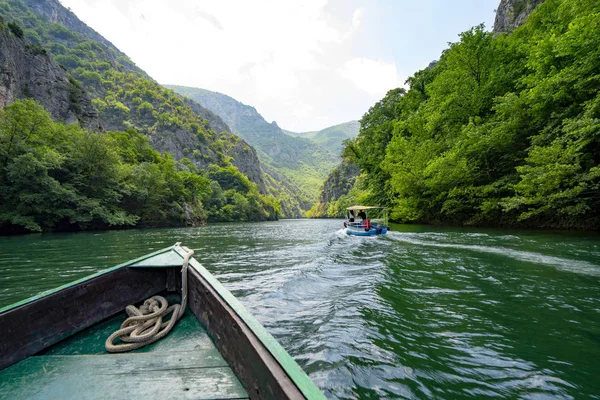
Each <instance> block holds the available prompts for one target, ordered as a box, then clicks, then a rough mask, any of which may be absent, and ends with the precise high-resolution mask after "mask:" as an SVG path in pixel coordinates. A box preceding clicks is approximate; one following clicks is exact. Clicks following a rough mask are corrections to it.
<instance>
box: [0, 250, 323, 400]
mask: <svg viewBox="0 0 600 400" xmlns="http://www.w3.org/2000/svg"><path fill="white" fill-rule="evenodd" d="M169 251H175V252H176V253H177V254H178V255H179V256H181V257H182V261H183V257H185V254H186V251H185V250H184V249H182V248H181V246H179V244H175V245H173V246H170V247H167V248H164V249H160V250H157V251H155V252H152V253H149V254H146V255H143V256H141V257H138V258H135V259H132V260H129V261H126V262H124V263H121V264H118V265H116V266H114V267H110V268H106V269H103V270H100V271H98V272H96V273H94V274H91V275H87V276H85V277H82V278H80V279H77V280H75V281H72V282H69V283H66V284H64V285H61V286H58V287H56V288H53V289H49V290H46V291H43V292H40V293H38V294H36V295H34V296H31V297H29V298H26V299H24V300H20V301H18V302H16V303H13V304H10V305H8V306H5V307H3V308H0V316H2V315H3V314H5V313H7V312H10V311H12V310H15V309H18V308H20V307H23V306H27V305H29V304H32V303H34V302H37V301H43V300H44V299H45V298H47V297H50V296H52V295H54V294H57V293H58V292H61V291H63V290H66V289H70V288H74V287H75V286H78V285H80V284H82V283H85V282H87V281H90V280H93V279H95V278H98V277H100V276H103V275H106V274H109V273H111V272H114V271H116V270H119V269H121V268H125V267H128V266H129V267H132V264H136V263H139V262H141V261H144V260H147V259H149V258H152V257H155V256H157V255H161V254H164V253H167V252H169ZM190 266H191V267H192V268H193V269H194V271H195V272H197V273H198V274H199V275H200V276H201V277H202V278H203V279H204V280H205V281H206V282H207V283H208V285H210V287H211V288H213V289H214V291H215V292H216V294H217V295H218V296H219V297H220V298H221V300H222V301H223V302H224V303H225V304H227V305H228V306H229V307H230V308H231V310H232V311H233V312H234V313H235V314H236V315H237V316H238V317H239V318H240V320H241V321H242V322H243V323H244V324H245V325H246V327H247V328H248V329H249V330H250V332H252V333H253V334H254V335H255V336H256V338H257V339H258V341H259V342H260V343H261V344H262V346H263V347H264V348H265V350H266V351H267V352H268V353H269V354H270V355H271V356H272V357H273V358H274V360H275V361H276V363H277V364H278V365H279V366H280V367H281V369H282V370H283V371H284V373H285V374H286V375H287V376H288V378H289V379H290V380H291V381H292V382H293V384H294V386H296V388H297V389H298V390H299V391H300V393H301V394H302V395H303V396H304V397H305V398H307V399H325V396H324V394H323V393H322V392H321V391H320V390H319V389H318V388H317V387H316V385H315V384H314V383H313V382H312V381H311V380H310V378H309V377H308V375H307V374H306V373H305V372H304V371H303V370H302V368H301V367H300V366H299V365H298V364H297V362H296V361H295V360H294V359H293V358H292V356H290V355H289V353H287V351H286V350H285V349H284V348H283V347H282V346H281V345H280V344H279V343H278V342H277V341H276V339H275V338H274V337H273V336H272V335H271V334H270V333H269V332H268V331H267V330H266V328H264V327H263V326H262V325H261V324H260V322H259V321H258V320H257V319H256V318H255V317H254V316H253V315H252V314H251V313H250V312H248V310H246V308H245V307H244V306H243V305H242V304H241V303H240V302H239V300H237V298H236V297H235V296H234V295H233V294H232V293H231V292H230V291H229V290H228V289H227V288H225V286H223V284H221V282H219V280H218V279H217V278H215V277H214V276H213V275H212V274H211V273H210V272H209V271H208V270H207V269H206V268H205V267H204V266H203V265H202V264H201V263H200V262H199V261H197V260H196V259H195V258H193V257H192V258H190ZM146 268H148V269H152V268H153V267H135V269H146ZM164 268H165V269H168V268H176V267H173V266H164ZM73 333H76V332H75V331H73ZM69 336H70V335H69Z"/></svg>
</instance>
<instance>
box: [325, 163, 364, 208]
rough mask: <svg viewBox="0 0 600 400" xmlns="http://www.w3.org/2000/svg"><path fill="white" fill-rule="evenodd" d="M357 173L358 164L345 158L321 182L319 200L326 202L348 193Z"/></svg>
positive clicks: (358, 171)
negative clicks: (321, 189)
mask: <svg viewBox="0 0 600 400" xmlns="http://www.w3.org/2000/svg"><path fill="white" fill-rule="evenodd" d="M359 174H360V168H358V165H356V164H354V163H351V162H348V161H345V160H344V161H342V162H341V164H340V165H339V166H338V167H337V168H336V169H334V170H333V171H331V174H329V177H328V178H327V180H326V181H325V183H324V184H323V191H322V192H321V196H320V197H319V202H320V203H324V204H326V203H329V202H331V201H335V200H337V199H339V198H340V197H341V196H343V195H345V194H348V192H349V191H350V189H352V187H353V186H354V182H355V181H356V178H357V177H358V175H359Z"/></svg>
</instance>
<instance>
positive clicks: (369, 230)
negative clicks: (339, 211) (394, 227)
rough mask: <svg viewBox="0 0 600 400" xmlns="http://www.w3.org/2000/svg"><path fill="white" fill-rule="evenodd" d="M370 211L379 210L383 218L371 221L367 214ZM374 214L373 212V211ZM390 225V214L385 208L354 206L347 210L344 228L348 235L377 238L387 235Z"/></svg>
mask: <svg viewBox="0 0 600 400" xmlns="http://www.w3.org/2000/svg"><path fill="white" fill-rule="evenodd" d="M369 210H378V214H379V216H381V217H382V218H377V219H369V217H368V215H367V213H368V212H369ZM371 213H373V211H371ZM387 223H388V213H387V208H385V207H376V206H352V207H348V208H346V220H345V221H344V228H346V233H347V234H348V235H352V236H377V235H385V234H386V233H387V231H388V230H390V227H389V226H388V225H387Z"/></svg>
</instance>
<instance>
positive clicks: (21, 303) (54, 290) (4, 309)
mask: <svg viewBox="0 0 600 400" xmlns="http://www.w3.org/2000/svg"><path fill="white" fill-rule="evenodd" d="M175 247H176V246H175V245H173V246H170V247H167V248H164V249H160V250H157V251H155V252H152V253H149V254H145V255H143V256H141V257H138V258H135V259H133V260H129V261H126V262H124V263H121V264H119V265H115V266H114V267H109V268H105V269H102V270H100V271H98V272H95V273H93V274H91V275H86V276H84V277H81V278H79V279H77V280H74V281H72V282H69V283H65V284H64V285H61V286H58V287H55V288H52V289H48V290H45V291H43V292H40V293H38V294H35V295H33V296H31V297H28V298H26V299H23V300H19V301H18V302H16V303H13V304H9V305H7V306H4V307H2V308H0V314H3V313H5V312H7V311H10V310H12V309H15V308H18V307H21V306H24V305H26V304H29V303H32V302H34V301H37V300H41V299H43V298H44V297H47V296H50V295H53V294H54V293H57V292H60V291H61V290H64V289H68V288H70V287H73V286H75V285H79V284H80V283H83V282H87V281H89V280H92V279H94V278H97V277H99V276H102V275H106V274H108V273H110V272H113V271H115V270H117V269H119V268H123V267H127V266H129V265H131V264H134V263H138V262H140V261H144V260H147V259H148V258H151V257H154V256H157V255H159V254H163V253H166V252H168V251H171V250H175ZM178 254H179V252H178Z"/></svg>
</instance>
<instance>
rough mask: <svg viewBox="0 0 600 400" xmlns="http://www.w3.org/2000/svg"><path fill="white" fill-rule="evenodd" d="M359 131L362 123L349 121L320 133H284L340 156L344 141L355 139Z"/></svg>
mask: <svg viewBox="0 0 600 400" xmlns="http://www.w3.org/2000/svg"><path fill="white" fill-rule="evenodd" d="M359 130H360V123H359V122H358V121H349V122H344V123H343V124H339V125H334V126H330V127H329V128H325V129H322V130H320V131H313V132H302V133H295V132H291V131H286V130H284V132H285V133H287V134H288V135H292V136H298V137H302V138H307V139H310V140H312V141H313V142H315V143H317V144H319V145H321V146H323V147H324V148H326V149H327V150H329V151H330V152H332V153H333V154H335V155H338V156H339V155H340V153H341V152H342V149H343V148H344V145H343V143H344V140H346V139H354V138H355V137H356V135H358V131H359Z"/></svg>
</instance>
